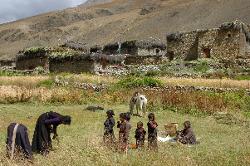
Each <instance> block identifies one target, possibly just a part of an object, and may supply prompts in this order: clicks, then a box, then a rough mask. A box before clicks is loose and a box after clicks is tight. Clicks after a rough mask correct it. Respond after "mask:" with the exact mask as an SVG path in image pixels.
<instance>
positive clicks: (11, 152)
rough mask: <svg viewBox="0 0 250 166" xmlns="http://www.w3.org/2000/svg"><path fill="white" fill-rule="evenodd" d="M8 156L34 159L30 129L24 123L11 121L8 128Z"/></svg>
mask: <svg viewBox="0 0 250 166" xmlns="http://www.w3.org/2000/svg"><path fill="white" fill-rule="evenodd" d="M6 148H7V156H8V157H9V158H10V159H14V157H17V158H21V159H28V160H29V161H31V160H32V158H33V157H32V150H31V145H30V141H29V137H28V129H27V127H26V126H24V125H23V124H18V123H11V124H10V125H9V126H8V128H7V140H6Z"/></svg>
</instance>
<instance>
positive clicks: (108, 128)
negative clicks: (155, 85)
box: [103, 110, 158, 151]
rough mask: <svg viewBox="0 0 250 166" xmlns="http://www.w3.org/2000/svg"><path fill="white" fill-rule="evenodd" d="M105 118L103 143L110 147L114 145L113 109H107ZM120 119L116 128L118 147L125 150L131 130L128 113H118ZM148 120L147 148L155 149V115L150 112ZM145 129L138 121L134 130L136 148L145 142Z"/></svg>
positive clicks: (156, 147)
mask: <svg viewBox="0 0 250 166" xmlns="http://www.w3.org/2000/svg"><path fill="white" fill-rule="evenodd" d="M106 113H107V119H106V121H105V122H104V136H103V140H104V143H105V144H106V145H108V146H110V147H114V145H115V135H114V129H113V128H114V126H115V120H114V117H113V116H114V115H115V114H114V111H113V110H108V111H107V112H106ZM119 118H120V121H118V122H117V128H119V139H118V144H117V145H118V146H116V147H118V149H119V150H121V151H127V149H128V147H129V133H130V130H131V124H130V118H131V117H130V113H129V112H128V113H121V114H120V115H119ZM148 119H149V122H148V123H147V126H148V148H149V149H152V150H157V149H158V146H157V129H156V128H157V126H158V124H157V123H156V121H155V115H154V114H153V113H150V114H149V115H148ZM145 136H146V131H145V129H144V127H143V123H142V122H141V121H140V122H138V123H137V129H136V130H135V139H136V148H143V147H144V142H145Z"/></svg>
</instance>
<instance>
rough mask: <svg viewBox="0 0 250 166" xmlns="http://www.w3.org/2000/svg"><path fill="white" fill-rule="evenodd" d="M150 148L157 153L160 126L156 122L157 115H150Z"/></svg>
mask: <svg viewBox="0 0 250 166" xmlns="http://www.w3.org/2000/svg"><path fill="white" fill-rule="evenodd" d="M148 120H149V122H148V124H147V125H148V148H149V149H152V150H155V151H157V150H158V146H157V129H156V128H157V126H158V124H157V123H156V121H155V115H154V114H153V113H150V114H149V115H148Z"/></svg>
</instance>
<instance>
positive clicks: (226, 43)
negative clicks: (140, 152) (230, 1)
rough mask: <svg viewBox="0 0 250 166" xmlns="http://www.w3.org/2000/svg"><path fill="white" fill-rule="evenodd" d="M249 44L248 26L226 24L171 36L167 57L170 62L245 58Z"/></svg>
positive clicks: (238, 23)
mask: <svg viewBox="0 0 250 166" xmlns="http://www.w3.org/2000/svg"><path fill="white" fill-rule="evenodd" d="M249 42H250V34H249V30H248V28H247V26H246V25H245V24H244V23H242V22H240V21H235V22H231V23H224V24H222V25H221V26H220V27H219V28H214V29H207V30H197V31H192V32H183V33H180V32H178V33H173V34H169V35H168V36H167V56H168V58H169V59H170V60H172V59H182V60H195V59H198V58H213V59H236V58H239V57H243V58H244V57H246V53H247V48H248V45H249Z"/></svg>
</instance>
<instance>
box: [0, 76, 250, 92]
mask: <svg viewBox="0 0 250 166" xmlns="http://www.w3.org/2000/svg"><path fill="white" fill-rule="evenodd" d="M54 77H55V76H12V77H8V76H2V77H0V85H16V86H24V87H35V86H37V85H38V84H39V83H40V82H42V81H45V80H48V79H54ZM61 77H62V78H63V79H64V80H67V81H69V82H84V83H94V84H100V83H103V84H108V85H112V84H114V83H117V82H118V80H119V79H118V78H115V77H112V76H98V75H91V74H80V75H75V74H66V75H61ZM159 79H160V80H161V81H162V82H163V83H164V85H168V86H176V85H182V86H203V87H217V88H239V89H250V80H232V79H198V78H196V79H192V78H168V77H160V78H159Z"/></svg>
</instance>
